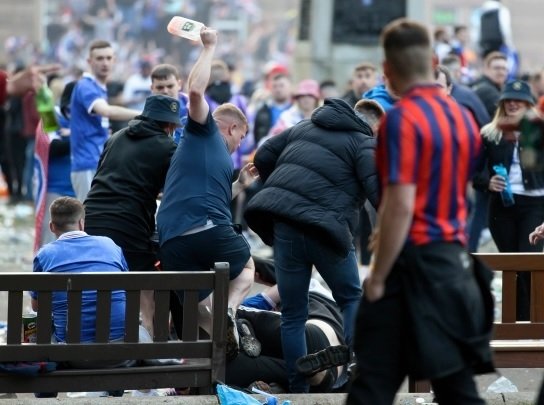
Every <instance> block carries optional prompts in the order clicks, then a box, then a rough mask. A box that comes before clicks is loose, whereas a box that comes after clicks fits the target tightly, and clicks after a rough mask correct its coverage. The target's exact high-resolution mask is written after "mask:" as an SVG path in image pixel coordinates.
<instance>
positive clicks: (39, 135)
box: [34, 120, 51, 252]
mask: <svg viewBox="0 0 544 405" xmlns="http://www.w3.org/2000/svg"><path fill="white" fill-rule="evenodd" d="M50 143H51V140H50V138H49V136H48V135H47V134H46V133H45V131H44V130H43V126H42V121H41V120H40V122H39V123H38V126H37V127H36V143H35V147H34V198H35V202H34V203H35V213H36V222H35V235H34V252H37V251H38V249H39V248H40V246H41V237H42V227H43V218H44V216H45V210H46V209H47V207H46V206H45V201H46V198H45V196H46V193H47V166H48V164H49V145H50Z"/></svg>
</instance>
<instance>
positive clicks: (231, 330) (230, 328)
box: [225, 308, 240, 361]
mask: <svg viewBox="0 0 544 405" xmlns="http://www.w3.org/2000/svg"><path fill="white" fill-rule="evenodd" d="M225 349H226V350H225V351H226V354H227V361H231V360H234V359H235V358H236V356H238V352H239V351H240V336H239V335H238V328H237V327H236V317H235V316H234V311H233V310H232V308H229V309H228V310H227V345H226V348H225Z"/></svg>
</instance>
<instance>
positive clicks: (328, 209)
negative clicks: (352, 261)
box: [245, 99, 378, 256]
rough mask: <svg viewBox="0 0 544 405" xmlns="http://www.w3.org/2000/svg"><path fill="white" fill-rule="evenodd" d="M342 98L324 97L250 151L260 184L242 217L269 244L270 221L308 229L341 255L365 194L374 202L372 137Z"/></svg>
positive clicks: (348, 246)
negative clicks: (303, 116) (302, 116)
mask: <svg viewBox="0 0 544 405" xmlns="http://www.w3.org/2000/svg"><path fill="white" fill-rule="evenodd" d="M371 135H372V130H371V129H370V127H369V126H368V125H367V124H366V123H365V122H364V121H363V120H362V119H360V118H359V117H358V116H357V115H356V113H355V112H354V110H353V109H352V108H351V107H350V106H349V105H348V104H347V103H346V102H345V101H343V100H340V99H326V100H325V104H324V105H323V106H322V107H319V108H317V109H316V110H315V111H314V113H313V114H312V117H311V119H310V120H304V121H301V122H300V123H298V124H297V125H295V126H294V127H292V128H289V129H287V130H286V131H284V132H283V133H281V134H280V135H278V136H276V137H273V138H271V139H270V140H268V141H267V142H265V143H264V144H263V145H262V146H261V147H260V148H259V149H258V150H257V153H256V155H255V160H254V163H255V166H256V167H257V169H258V170H259V174H260V176H261V179H262V181H263V182H264V187H263V189H262V190H261V191H259V192H258V193H257V194H256V195H255V196H254V197H253V198H252V199H251V200H250V201H249V203H248V206H247V209H246V212H245V219H246V221H247V223H248V225H249V226H250V227H251V229H253V230H254V231H255V232H256V233H257V234H258V235H259V236H260V237H261V239H262V240H263V241H264V242H265V243H266V244H268V245H272V244H273V239H274V221H284V222H288V223H290V224H292V225H294V226H298V227H301V228H303V229H305V230H308V231H311V232H314V234H315V235H317V236H318V237H319V238H320V239H321V240H322V241H323V242H324V243H327V244H328V245H329V246H331V248H333V249H334V250H335V251H336V252H338V253H339V254H342V255H344V256H345V255H347V254H348V252H349V250H350V249H351V246H352V243H353V234H354V232H355V230H356V228H357V226H358V223H359V210H360V208H361V206H362V204H363V203H364V202H365V200H366V199H367V198H368V199H369V200H370V202H371V203H372V205H373V206H374V207H376V205H377V202H378V179H377V173H376V165H375V148H376V140H375V139H374V138H373V137H372V136H371Z"/></svg>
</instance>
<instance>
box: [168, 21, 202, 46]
mask: <svg viewBox="0 0 544 405" xmlns="http://www.w3.org/2000/svg"><path fill="white" fill-rule="evenodd" d="M203 26H204V24H202V23H201V22H198V21H194V20H189V19H188V18H185V17H180V16H175V17H173V18H172V19H171V20H170V22H169V23H168V26H167V27H166V29H167V30H168V32H169V33H170V34H172V35H176V36H178V37H182V38H187V39H190V40H191V41H198V40H200V30H201V28H202V27H203Z"/></svg>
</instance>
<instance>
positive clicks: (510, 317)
mask: <svg viewBox="0 0 544 405" xmlns="http://www.w3.org/2000/svg"><path fill="white" fill-rule="evenodd" d="M516 295H517V294H516V273H502V322H516Z"/></svg>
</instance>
